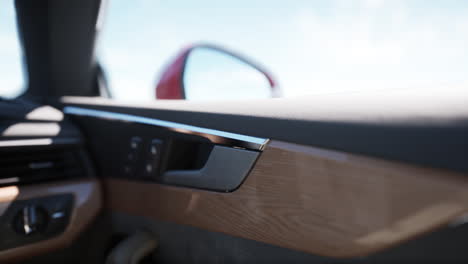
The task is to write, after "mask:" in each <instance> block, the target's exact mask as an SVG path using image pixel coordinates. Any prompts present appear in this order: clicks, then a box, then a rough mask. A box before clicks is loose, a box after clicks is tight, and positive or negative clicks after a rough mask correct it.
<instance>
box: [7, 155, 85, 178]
mask: <svg viewBox="0 0 468 264" xmlns="http://www.w3.org/2000/svg"><path fill="white" fill-rule="evenodd" d="M84 172H85V170H84V168H83V162H82V160H81V158H80V156H79V155H78V150H77V149H73V148H63V149H53V150H42V151H37V150H35V151H29V152H27V151H21V152H20V151H18V152H15V153H1V154H0V179H8V180H5V181H4V182H5V183H10V182H11V181H10V180H9V179H15V181H16V182H19V183H30V182H40V181H47V180H54V179H63V178H70V177H76V176H82V175H83V174H84ZM0 184H2V181H1V180H0ZM10 184H11V183H10Z"/></svg>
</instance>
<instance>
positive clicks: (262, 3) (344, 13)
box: [0, 0, 468, 101]
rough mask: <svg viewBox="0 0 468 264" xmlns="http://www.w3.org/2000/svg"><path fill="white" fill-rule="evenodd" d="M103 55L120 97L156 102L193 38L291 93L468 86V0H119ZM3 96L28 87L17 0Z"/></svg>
mask: <svg viewBox="0 0 468 264" xmlns="http://www.w3.org/2000/svg"><path fill="white" fill-rule="evenodd" d="M106 5H107V8H106V10H105V13H104V14H103V16H101V20H100V21H99V27H100V29H101V33H100V36H99V39H98V47H97V57H98V59H99V61H100V62H101V64H102V65H103V68H104V70H105V73H106V75H107V78H108V82H109V85H110V91H111V93H112V95H113V97H115V98H117V99H125V100H144V101H148V100H154V88H155V85H156V83H157V81H158V79H159V76H160V73H161V71H162V70H163V68H164V67H165V66H166V65H167V64H168V63H169V62H170V61H171V59H173V57H174V56H175V55H176V54H177V53H178V51H180V49H181V48H183V47H185V46H187V45H188V44H191V43H198V42H208V43H215V44H218V45H221V46H224V47H226V48H229V49H231V50H235V51H236V52H239V53H241V54H245V55H247V56H248V57H250V58H252V59H253V60H255V61H257V62H260V63H261V64H262V65H264V66H265V67H266V68H267V69H269V70H270V71H271V72H272V73H273V74H274V75H275V76H276V78H277V80H278V82H279V85H280V87H281V89H282V91H283V96H286V97H295V96H302V95H306V94H323V93H348V92H362V91H367V90H369V89H371V90H377V89H383V90H385V89H408V88H412V89H424V88H425V87H428V86H430V87H441V89H443V87H444V86H449V85H460V84H467V83H468V82H467V79H468V77H467V76H468V74H467V72H468V51H467V47H468V16H467V14H468V2H467V1H463V0H459V1H456V0H445V1H436V0H412V1H400V0H391V1H385V0H353V1H349V0H330V1H310V0H293V1H284V0H283V1H274V0H255V1H252V0H236V1H216V0H197V1H181V0H134V1H126V0H109V1H107V2H106ZM0 45H1V48H0V58H1V62H0V71H2V72H3V73H7V74H2V78H1V79H0V94H2V95H5V96H7V97H8V96H10V97H12V96H15V95H17V94H18V93H20V92H21V91H22V87H23V86H24V82H25V80H24V75H23V73H22V70H23V69H22V63H21V54H20V50H19V47H18V39H17V35H16V22H15V17H14V1H0Z"/></svg>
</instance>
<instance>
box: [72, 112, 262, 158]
mask: <svg viewBox="0 0 468 264" xmlns="http://www.w3.org/2000/svg"><path fill="white" fill-rule="evenodd" d="M63 112H64V113H65V114H68V115H76V116H88V117H95V118H102V119H109V120H118V121H124V122H133V123H139V124H146V125H153V126H158V127H163V128H167V129H169V130H172V131H175V132H179V133H185V134H196V135H199V136H202V137H205V138H207V139H209V140H210V141H211V142H213V143H216V144H223V145H231V146H232V147H240V148H246V149H252V150H263V149H264V148H265V146H266V144H267V143H268V139H266V138H258V137H252V136H247V135H242V134H236V133H231V132H225V131H221V130H216V129H210V128H203V127H197V126H192V125H186V124H181V123H176V122H171V121H165V120H160V119H155V118H148V117H142V116H136V115H129V114H122V113H115V112H109V111H102V110H94V109H87V108H81V107H75V106H66V107H65V108H64V109H63Z"/></svg>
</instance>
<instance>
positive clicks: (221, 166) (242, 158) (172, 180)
mask: <svg viewBox="0 0 468 264" xmlns="http://www.w3.org/2000/svg"><path fill="white" fill-rule="evenodd" d="M259 154H260V153H259V152H257V151H251V150H245V149H237V148H231V147H224V146H219V145H215V146H214V147H213V150H212V151H211V153H210V156H209V157H208V160H207V161H206V163H205V165H204V166H203V167H202V168H201V169H198V170H169V171H166V172H164V173H163V174H162V177H161V179H162V182H163V183H166V184H173V185H180V186H185V187H192V188H201V189H209V190H215V191H222V192H230V191H233V190H235V189H236V188H237V187H239V186H240V184H241V183H242V182H243V181H244V179H245V177H246V176H247V174H248V173H249V171H250V170H251V168H252V167H253V165H254V163H255V161H256V160H257V158H258V155H259Z"/></svg>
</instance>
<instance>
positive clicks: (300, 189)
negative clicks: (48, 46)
mask: <svg viewBox="0 0 468 264" xmlns="http://www.w3.org/2000/svg"><path fill="white" fill-rule="evenodd" d="M80 100H82V99H80V98H68V99H67V98H66V99H65V100H64V102H65V105H67V106H75V107H81V108H89V109H99V111H101V110H103V111H115V112H116V113H125V114H130V115H135V116H136V115H138V114H141V117H144V118H154V119H157V120H161V119H162V118H163V117H169V116H170V117H173V118H170V119H167V121H171V122H174V121H177V122H181V119H183V118H181V117H180V116H179V115H178V114H179V112H178V111H176V110H163V109H160V108H163V106H164V104H163V106H159V107H154V109H153V108H152V107H137V106H133V107H130V106H129V105H118V104H116V103H109V102H108V101H102V100H101V102H100V103H96V101H93V100H90V101H88V102H83V101H82V102H81V103H78V101H80ZM72 102H73V103H72ZM169 105H170V104H169ZM169 108H170V107H169ZM221 111H222V110H221ZM180 114H181V116H184V115H186V116H187V117H188V116H189V115H190V116H193V117H194V118H193V119H192V120H191V121H189V122H190V125H192V126H194V125H199V126H200V127H204V128H209V129H221V127H222V128H226V127H230V128H232V126H231V124H232V123H231V122H229V121H234V120H246V121H245V122H238V123H236V124H237V126H236V127H241V128H240V129H237V130H234V129H233V130H229V132H230V133H232V131H235V132H239V131H242V132H244V135H247V136H256V137H264V138H267V139H268V138H271V137H270V136H269V133H266V132H263V133H261V131H263V130H262V129H259V126H258V125H257V126H254V127H253V128H252V129H250V127H245V126H242V125H245V124H248V123H249V122H252V121H257V117H254V116H238V115H232V116H228V115H221V114H220V115H219V116H223V117H224V118H225V119H224V120H223V121H222V122H221V123H216V122H213V121H212V120H211V121H210V118H213V119H215V120H217V121H219V120H220V119H219V118H220V117H219V116H218V114H208V113H203V112H191V113H190V114H189V113H188V112H185V111H182V112H180ZM283 114H284V115H287V113H283ZM197 117H198V118H197ZM202 117H203V118H202ZM73 118H74V120H75V121H76V122H77V123H78V124H80V127H81V128H82V129H83V131H84V133H85V134H86V135H89V138H93V137H94V138H95V141H94V142H95V143H96V144H97V141H98V140H101V141H102V140H103V138H104V137H105V136H108V137H111V138H112V136H111V135H110V134H118V132H115V133H109V130H108V129H106V127H107V126H108V124H109V123H113V122H111V121H110V120H108V119H106V118H103V117H102V116H101V117H94V118H91V119H93V121H92V122H89V119H90V117H89V116H80V115H76V114H75V115H73ZM205 118H206V119H205ZM236 118H238V119H236ZM86 120H87V121H86ZM258 120H261V121H259V122H264V123H269V124H270V126H274V127H276V128H278V129H279V130H282V131H285V128H284V127H283V128H281V125H284V123H281V122H279V123H277V122H276V125H275V124H273V122H274V121H275V120H270V121H266V120H267V119H262V118H261V117H259V118H258ZM114 121H115V120H114ZM211 122H213V124H217V125H216V126H215V127H209V126H207V124H208V123H211ZM291 122H292V121H291ZM301 122H302V125H304V126H305V125H306V124H308V126H307V128H306V127H304V128H305V129H306V130H307V131H313V129H312V128H316V123H314V122H312V121H307V122H305V121H301ZM301 122H299V123H301ZM91 124H92V125H91ZM121 126H122V127H124V126H130V127H131V126H134V128H133V130H132V133H133V134H135V133H136V134H138V133H143V132H142V131H146V132H144V133H149V134H150V135H153V136H157V135H159V134H160V133H161V130H162V129H161V128H160V127H158V126H152V125H151V124H141V123H137V124H135V123H132V122H127V123H125V124H121ZM309 126H310V127H309ZM143 127H145V128H143ZM318 129H320V128H318ZM457 129H460V128H457ZM246 130H249V131H252V134H248V133H245V132H246ZM449 130H450V128H449ZM99 131H101V133H103V134H99V133H100V132H99ZM103 131H104V132H103ZM114 131H115V129H114ZM347 132H349V131H348V130H336V131H335V132H334V133H336V134H337V135H336V136H338V134H339V135H341V136H343V137H345V136H347V137H348V140H350V139H349V137H350V136H349V135H348V134H347ZM132 133H130V134H129V135H128V136H127V137H120V138H114V139H112V140H109V141H108V142H114V143H113V144H114V145H115V144H118V143H117V141H119V140H120V141H122V142H125V144H127V143H128V139H129V138H130V135H133V134H132ZM330 133H331V132H330ZM368 133H377V132H375V130H372V131H370V132H368ZM400 133H401V131H400ZM449 133H450V132H449ZM271 134H273V135H274V132H271ZM293 134H294V133H293ZM377 134H378V133H377ZM372 135H375V134H372ZM288 136H290V134H287V135H283V137H288ZM389 136H390V137H391V136H392V135H389ZM393 136H396V135H393ZM400 136H401V134H400ZM401 137H402V138H405V136H404V135H403V136H401ZM291 138H293V140H291V141H290V142H286V141H280V140H277V139H274V140H270V141H269V143H267V144H266V145H265V147H264V148H263V149H262V150H259V151H261V152H260V154H259V158H258V160H257V161H256V163H255V165H254V166H253V168H252V170H251V172H250V173H249V175H248V176H247V177H246V179H245V181H244V182H243V183H242V184H241V185H240V186H239V187H238V188H237V189H236V190H230V191H229V192H228V193H222V192H213V191H212V190H211V191H210V190H197V189H193V188H183V187H176V186H169V185H165V184H161V182H159V183H158V182H157V181H154V180H146V181H141V180H138V179H133V180H132V178H131V177H119V176H118V177H116V175H120V173H118V172H116V175H113V172H112V171H110V173H106V172H105V171H101V172H102V173H103V174H102V176H103V177H104V188H105V193H106V195H107V196H106V197H107V201H108V209H110V210H111V211H113V212H120V213H126V214H130V215H137V216H143V217H146V218H147V219H151V220H154V221H165V222H171V223H176V224H182V225H189V226H194V227H197V228H201V229H204V230H209V231H215V232H221V233H225V234H228V235H232V236H235V237H242V238H246V239H250V240H255V241H259V242H263V243H267V244H271V245H276V246H279V247H284V248H289V249H293V250H299V251H303V252H307V253H311V254H314V255H318V256H325V257H332V258H356V257H362V256H370V255H374V254H376V253H377V252H381V251H382V250H386V249H391V248H393V247H395V246H398V245H400V244H401V243H403V242H405V241H408V240H412V239H414V238H415V237H418V236H420V235H422V234H427V233H430V232H433V231H434V230H438V229H439V228H440V227H444V226H447V225H448V224H450V223H452V222H454V221H457V219H459V217H462V216H463V214H464V213H466V212H467V211H468V208H467V204H468V203H467V202H468V196H467V195H466V194H465V191H464V190H465V189H466V185H467V184H468V178H467V177H466V174H465V173H463V172H456V171H450V170H447V169H440V168H431V167H428V166H421V165H419V164H418V163H416V164H410V163H407V162H406V163H405V162H401V161H395V160H386V159H382V158H376V157H370V156H369V155H362V154H355V153H352V152H349V151H337V150H333V149H332V148H319V147H315V146H310V145H305V144H296V143H292V142H293V141H295V140H297V138H295V139H294V136H291ZM104 141H105V140H104ZM420 143H422V141H421V142H418V144H420ZM462 145H463V141H462ZM372 146H373V147H376V145H372ZM377 146H378V145H377ZM436 146H439V147H440V146H442V145H438V144H435V145H433V146H431V147H436ZM346 147H347V145H345V146H344V147H343V148H344V149H346ZM445 148H446V145H445V147H444V149H445ZM99 149H108V150H109V151H110V150H112V149H113V146H111V145H108V146H105V145H104V146H100V147H99ZM374 151H379V149H374ZM455 151H458V150H455ZM110 152H112V151H110ZM381 154H382V153H381ZM163 156H165V154H164V152H163ZM429 156H430V155H429ZM111 157H112V159H116V158H117V157H116V155H111ZM95 158H96V162H97V163H98V164H103V163H105V162H104V161H103V160H101V159H102V155H95ZM426 158H427V157H426ZM433 158H434V157H430V158H429V159H433ZM117 159H118V158H117ZM400 159H404V157H403V158H402V157H400ZM461 159H463V158H461ZM113 166H114V167H115V163H114V164H113ZM458 166H459V168H460V166H461V167H463V165H461V164H458ZM462 171H463V170H462ZM218 177H223V174H222V173H220V174H219V176H218ZM137 178H138V176H137ZM162 183H164V182H162ZM415 197H417V199H415Z"/></svg>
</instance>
